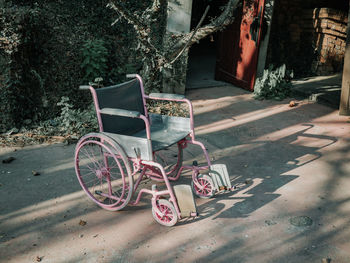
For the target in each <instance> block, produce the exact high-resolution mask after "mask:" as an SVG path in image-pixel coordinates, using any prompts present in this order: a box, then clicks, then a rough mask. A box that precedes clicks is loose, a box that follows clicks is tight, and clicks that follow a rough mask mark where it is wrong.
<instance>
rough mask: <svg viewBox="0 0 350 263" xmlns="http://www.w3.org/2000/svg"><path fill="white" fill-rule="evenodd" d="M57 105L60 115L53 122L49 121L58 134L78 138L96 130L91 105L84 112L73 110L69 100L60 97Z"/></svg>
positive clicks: (95, 119)
mask: <svg viewBox="0 0 350 263" xmlns="http://www.w3.org/2000/svg"><path fill="white" fill-rule="evenodd" d="M57 105H58V106H60V107H61V114H60V116H58V117H57V118H55V119H54V121H50V124H51V126H52V125H54V126H57V128H58V129H59V130H60V134H63V135H67V134H77V135H78V136H80V135H82V134H85V133H88V132H91V131H96V130H97V129H98V124H97V118H96V113H95V109H94V105H93V104H91V105H90V107H89V108H88V109H86V110H79V109H74V108H73V105H72V104H71V102H70V100H69V98H68V97H62V98H61V101H60V102H58V103H57Z"/></svg>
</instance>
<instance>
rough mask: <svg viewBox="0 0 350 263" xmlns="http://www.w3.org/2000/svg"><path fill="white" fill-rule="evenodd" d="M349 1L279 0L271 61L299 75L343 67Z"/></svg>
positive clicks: (270, 44) (273, 23)
mask: <svg viewBox="0 0 350 263" xmlns="http://www.w3.org/2000/svg"><path fill="white" fill-rule="evenodd" d="M348 6H349V1H347V0H346V1H345V0H339V1H326V0H323V1H322V0H321V1H314V0H304V1H301V0H295V1H288V0H276V2H275V8H274V19H273V22H272V29H271V36H270V43H269V50H268V60H267V63H268V64H274V65H276V66H279V65H282V64H286V65H287V68H289V69H293V71H294V73H295V76H296V77H304V76H310V75H326V74H330V73H335V72H340V71H341V70H342V65H343V59H344V50H345V39H346V27H347V13H348V8H349V7H348Z"/></svg>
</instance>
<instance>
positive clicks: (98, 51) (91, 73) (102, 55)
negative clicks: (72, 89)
mask: <svg viewBox="0 0 350 263" xmlns="http://www.w3.org/2000/svg"><path fill="white" fill-rule="evenodd" d="M81 53H82V60H83V62H82V64H81V65H80V67H81V68H82V69H83V71H84V80H85V81H87V82H91V81H93V80H95V79H96V78H105V76H106V74H107V58H108V50H107V48H105V43H104V41H103V40H102V39H96V40H87V41H86V42H85V43H84V44H83V47H82V48H81Z"/></svg>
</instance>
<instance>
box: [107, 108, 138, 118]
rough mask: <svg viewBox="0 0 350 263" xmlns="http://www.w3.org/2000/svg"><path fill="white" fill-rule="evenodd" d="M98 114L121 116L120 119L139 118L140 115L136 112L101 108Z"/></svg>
mask: <svg viewBox="0 0 350 263" xmlns="http://www.w3.org/2000/svg"><path fill="white" fill-rule="evenodd" d="M100 113H102V114H107V115H116V116H122V117H131V118H139V117H140V116H141V113H140V112H138V111H130V110H123V109H112V108H103V109H101V110H100Z"/></svg>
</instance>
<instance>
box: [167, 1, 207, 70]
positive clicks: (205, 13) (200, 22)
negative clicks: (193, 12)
mask: <svg viewBox="0 0 350 263" xmlns="http://www.w3.org/2000/svg"><path fill="white" fill-rule="evenodd" d="M209 8H210V6H209V5H208V6H207V8H206V9H205V11H204V14H203V15H202V17H201V20H199V23H198V25H197V26H196V28H195V29H194V31H193V33H192V36H191V37H190V39H189V40H188V41H187V43H186V45H185V46H184V47H183V49H182V50H181V51H180V53H179V54H178V55H177V56H176V58H174V59H173V60H172V61H171V62H170V64H173V63H174V62H175V61H176V60H177V59H178V58H179V57H180V56H181V55H182V53H183V52H184V51H185V50H186V48H187V47H188V45H189V44H190V42H191V40H192V38H193V37H194V35H195V34H196V33H197V30H198V28H199V27H200V26H201V25H202V23H203V21H204V18H205V17H206V16H207V14H208V11H209Z"/></svg>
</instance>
